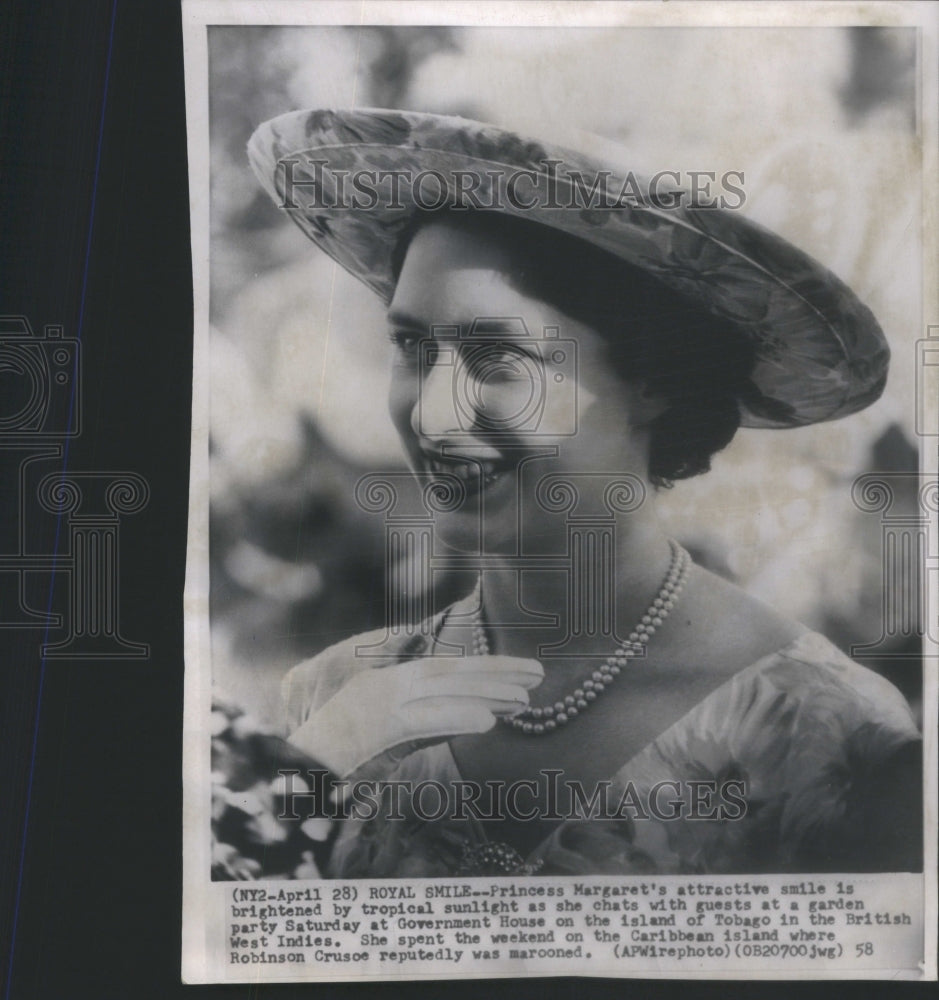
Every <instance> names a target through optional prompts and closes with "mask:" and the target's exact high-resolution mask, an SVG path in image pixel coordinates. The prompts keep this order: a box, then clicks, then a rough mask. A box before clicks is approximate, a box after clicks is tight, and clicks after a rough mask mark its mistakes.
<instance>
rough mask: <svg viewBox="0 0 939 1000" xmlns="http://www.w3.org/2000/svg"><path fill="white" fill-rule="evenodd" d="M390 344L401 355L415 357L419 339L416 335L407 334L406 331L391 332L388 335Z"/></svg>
mask: <svg viewBox="0 0 939 1000" xmlns="http://www.w3.org/2000/svg"><path fill="white" fill-rule="evenodd" d="M389 336H390V337H391V342H392V344H394V345H395V347H396V348H397V349H398V350H399V351H400V352H401V353H402V354H407V355H416V354H417V349H418V346H419V345H420V342H421V339H422V338H421V337H420V335H419V334H416V333H409V332H408V331H406V330H392V331H391V333H390V334H389Z"/></svg>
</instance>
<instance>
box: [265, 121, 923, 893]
mask: <svg viewBox="0 0 939 1000" xmlns="http://www.w3.org/2000/svg"><path fill="white" fill-rule="evenodd" d="M249 153H250V156H251V161H252V164H253V166H254V168H255V171H256V172H257V174H258V176H259V178H260V179H261V180H262V182H263V183H264V184H265V185H266V186H267V187H268V189H269V190H270V191H271V193H272V194H273V195H274V196H275V198H276V199H277V201H278V203H279V204H280V205H281V206H282V207H285V208H286V210H287V211H288V213H289V214H290V215H291V217H292V218H293V219H294V221H295V222H296V223H297V224H298V225H299V226H300V227H301V229H303V231H304V232H305V233H306V234H307V235H308V236H309V237H310V238H311V240H313V241H314V242H315V243H316V244H317V245H318V246H319V247H320V248H321V249H323V250H324V251H326V252H327V253H329V254H330V255H331V256H333V257H334V258H335V259H336V260H337V261H339V262H340V263H341V264H342V265H343V266H344V267H346V268H347V269H348V270H350V271H351V272H352V273H353V274H354V275H356V276H357V277H359V278H361V279H362V280H363V281H364V282H366V283H367V284H368V285H369V286H370V287H372V288H373V289H374V290H375V291H376V292H378V294H379V295H381V297H382V298H383V300H384V301H385V302H386V304H387V305H388V324H389V333H390V336H391V339H392V343H393V345H394V357H393V363H392V364H393V369H392V375H391V389H390V397H389V408H390V415H391V419H392V421H393V423H394V426H395V428H396V430H397V432H398V435H399V437H400V439H401V442H402V445H403V448H404V451H405V454H406V456H407V459H408V461H409V464H410V466H411V469H412V471H413V473H414V475H415V477H416V479H417V480H419V481H420V482H421V483H422V484H424V485H425V486H426V487H427V488H429V489H436V490H438V491H442V492H446V493H447V495H448V496H449V497H450V499H451V501H452V502H449V503H447V504H440V505H438V507H437V508H435V513H434V525H433V526H434V535H433V540H432V544H433V546H434V551H435V553H436V554H437V556H436V557H437V558H438V560H442V561H444V562H447V561H448V562H449V564H450V565H451V566H453V567H457V568H458V569H460V570H461V571H462V572H469V573H470V574H471V575H472V577H474V578H475V585H473V584H472V583H470V584H469V585H468V586H467V590H468V591H469V593H468V594H467V596H465V597H464V598H463V599H462V600H459V601H457V602H456V603H455V604H452V605H450V606H448V607H444V608H441V609H439V610H438V612H437V613H436V614H434V615H433V616H432V617H431V618H430V619H428V620H427V621H424V622H411V623H407V624H408V625H409V626H410V627H404V628H402V627H391V626H392V625H395V626H400V625H402V624H403V623H400V622H398V623H389V626H390V627H389V629H388V630H387V632H386V633H383V634H382V635H368V636H357V637H355V638H354V639H352V640H350V641H347V642H345V643H341V644H339V645H337V646H333V647H332V648H330V649H328V650H326V651H325V652H323V653H321V654H320V655H319V656H317V657H315V658H314V659H312V660H309V661H307V662H305V663H302V664H301V665H300V666H298V667H296V668H295V669H294V670H293V671H291V672H290V674H289V675H288V676H287V678H286V680H285V684H284V691H285V695H286V703H287V714H288V718H289V725H290V731H291V737H290V740H291V743H292V744H293V745H294V747H295V748H297V749H298V750H300V751H302V752H303V753H305V754H307V755H308V756H309V757H310V758H312V760H314V761H316V762H318V763H319V764H320V765H322V767H323V768H325V769H327V770H328V771H330V772H331V773H332V774H333V775H334V776H336V777H339V778H342V779H347V780H349V781H350V782H351V783H352V784H351V785H350V786H348V787H350V788H352V789H353V799H354V800H355V801H356V802H357V803H358V806H359V807H360V808H353V809H351V810H350V811H349V815H348V818H347V819H346V820H345V821H344V822H343V823H342V824H341V827H342V828H341V830H340V831H339V832H338V834H337V835H336V836H335V837H334V839H333V840H332V841H331V842H330V850H329V856H328V859H327V860H326V861H325V862H324V863H325V865H326V871H327V872H328V874H331V875H335V876H343V877H351V876H360V877H366V876H404V875H452V874H455V873H461V874H487V873H534V872H540V873H555V874H557V873H574V872H576V873H589V872H595V873H600V872H602V873H630V872H647V871H661V872H675V871H697V872H735V873H736V872H756V871H764V872H765V871H851V870H901V869H902V870H909V869H915V868H917V867H918V866H919V865H920V864H921V861H920V846H919V844H918V843H917V842H916V834H915V833H912V834H911V831H917V830H918V825H917V824H916V823H915V822H911V823H904V824H898V823H896V822H894V821H893V820H894V816H895V815H896V813H895V811H894V810H896V809H903V810H910V809H913V808H915V805H914V804H915V803H916V802H917V801H918V798H919V791H918V779H917V761H918V754H919V750H918V741H919V734H918V732H917V730H916V727H915V724H914V722H913V719H912V716H911V714H910V711H909V708H908V707H907V705H906V703H905V702H904V700H903V698H902V697H901V696H900V694H899V693H898V692H897V691H896V690H895V689H894V688H893V687H892V686H891V685H890V684H889V683H887V682H886V681H885V680H883V679H882V678H881V677H879V676H877V675H875V674H873V673H871V672H870V671H867V670H865V669H863V668H861V667H859V666H858V665H856V664H854V663H853V662H851V661H850V660H849V659H847V658H846V657H845V656H844V655H843V654H842V653H840V652H839V651H838V650H837V649H836V648H835V647H834V646H832V645H831V643H829V642H828V641H827V640H826V639H824V638H823V637H822V636H820V635H818V634H815V633H812V632H810V631H808V630H807V629H806V628H804V627H802V626H800V625H798V624H796V623H794V622H791V621H788V620H786V619H785V618H783V617H781V616H780V615H778V614H777V613H776V612H775V611H774V610H773V609H771V608H769V607H767V606H765V605H762V604H760V603H759V602H758V601H756V600H755V599H754V598H752V597H751V596H749V595H747V594H746V593H745V592H744V591H742V590H740V589H738V588H736V587H735V586H733V585H732V584H730V583H728V582H727V581H726V580H723V579H721V578H719V577H717V576H715V575H713V574H712V573H710V572H708V571H707V570H706V569H704V568H703V567H701V566H698V565H695V564H694V563H693V562H692V560H691V558H690V557H689V555H688V553H687V552H685V550H684V549H683V548H682V547H681V546H680V545H679V544H678V543H677V542H675V541H674V540H673V539H671V538H669V537H668V536H667V535H666V534H665V533H664V532H663V530H662V528H661V527H660V525H659V521H658V518H657V515H656V503H655V500H656V492H657V490H658V489H660V488H662V487H664V486H668V485H669V484H671V483H672V482H673V481H675V480H678V479H682V478H687V477H689V476H693V475H697V474H699V473H702V472H706V471H707V470H708V468H709V465H710V459H711V456H712V455H713V454H714V453H715V452H717V451H719V450H720V449H721V448H723V447H724V446H726V445H727V444H728V443H729V442H730V440H731V439H732V438H733V436H734V434H735V432H736V430H737V428H738V427H739V426H740V425H741V424H745V425H749V426H758V427H791V426H799V425H804V424H809V423H813V422H816V421H820V420H829V419H834V418H836V417H841V416H846V415H848V414H850V413H852V412H854V411H856V410H858V409H860V408H862V407H863V406H865V405H867V404H868V403H869V402H872V401H873V400H874V399H876V398H877V396H878V395H879V393H880V391H881V389H882V388H883V384H884V379H885V377H886V366H887V358H888V350H887V347H886V344H885V342H884V338H883V334H882V333H881V331H880V328H879V326H878V325H877V323H876V321H875V320H874V318H873V316H872V315H871V314H870V312H869V311H868V310H867V309H866V308H865V307H864V306H863V305H862V304H861V303H860V302H859V301H858V300H857V299H856V298H855V296H854V295H853V294H852V293H851V291H850V290H849V289H847V288H846V287H845V286H844V285H843V284H842V283H841V282H840V281H838V279H837V278H835V277H834V276H833V275H831V274H830V273H829V272H827V271H826V270H825V269H824V268H822V267H821V266H820V265H819V264H817V263H816V262H815V261H813V260H811V259H810V258H808V257H807V256H805V255H804V254H802V253H801V252H800V251H798V250H796V249H795V248H793V247H791V246H789V245H788V244H786V243H784V242H783V241H782V240H780V239H779V238H778V237H776V236H774V235H773V234H771V233H769V232H766V231H764V230H761V229H758V228H757V227H755V226H753V225H752V224H750V223H747V222H745V221H744V220H743V219H741V218H737V217H734V216H733V215H732V214H731V213H729V212H721V211H716V210H709V211H706V212H705V211H703V210H697V209H695V208H693V207H691V208H689V207H688V206H687V205H686V204H681V203H676V205H675V206H674V207H672V208H668V209H664V208H661V207H656V206H655V205H654V204H652V203H651V202H649V203H647V204H624V203H622V202H620V201H614V202H613V203H611V204H610V205H609V206H607V208H605V209H604V210H602V211H600V210H597V209H596V208H593V207H584V206H582V205H579V204H578V203H577V202H576V200H575V201H571V198H570V197H558V190H559V188H560V187H563V186H564V185H565V184H567V192H568V195H570V192H571V190H572V189H573V187H576V186H577V185H581V184H582V181H583V177H584V173H585V171H587V170H590V171H591V176H593V177H595V178H599V177H613V176H614V175H613V174H612V172H611V171H610V170H609V169H608V168H607V167H605V166H604V165H602V164H597V163H593V162H592V161H591V160H589V158H587V157H584V156H582V155H581V154H577V153H573V152H571V151H569V150H558V149H550V148H546V147H544V146H542V145H540V144H538V143H536V142H532V141H530V140H525V139H522V138H520V137H518V136H516V135H513V134H511V133H507V132H502V131H500V130H498V129H494V128H492V127H490V126H486V125H481V124H478V123H474V122H468V121H465V120H462V119H449V118H441V117H438V116H433V115H418V114H413V113H399V112H392V111H371V112H370V111H355V112H346V113H343V112H323V111H318V112H311V113H302V114H292V115H288V116H284V117H282V118H279V119H275V120H274V121H273V122H269V123H267V124H266V125H264V126H262V127H261V128H260V129H259V130H258V131H257V132H256V133H255V135H254V137H253V138H252V141H251V144H250V147H249ZM304 158H305V159H304ZM303 162H309V163H310V164H315V167H313V168H311V169H312V171H313V172H312V173H311V175H310V177H309V178H308V179H307V180H306V181H303V180H302V179H301V178H300V176H299V174H298V170H299V169H300V167H299V166H298V165H302V163H303ZM285 165H288V166H289V172H288V171H287V170H285ZM376 166H377V167H381V168H382V169H383V170H389V169H392V168H393V170H394V171H398V172H400V173H401V174H402V175H404V176H407V175H408V173H410V174H412V175H417V174H419V173H420V172H422V171H425V172H426V171H429V170H433V172H434V176H435V177H437V178H438V183H440V184H441V190H442V192H443V193H445V195H446V197H445V198H444V199H443V202H445V204H442V205H439V206H438V205H435V207H434V210H433V211H425V210H424V208H422V206H421V205H420V204H417V203H415V201H413V200H412V201H408V198H407V194H406V192H407V191H408V190H409V189H410V188H413V185H410V186H409V185H401V186H399V187H397V188H395V190H394V192H393V195H392V196H391V197H390V200H389V201H388V203H375V204H373V205H369V206H368V207H367V208H365V207H362V206H361V205H358V204H357V203H356V204H348V205H346V204H344V203H343V199H342V193H343V191H344V190H345V189H346V188H345V183H346V180H347V179H348V178H349V177H350V176H351V177H352V178H353V179H354V176H355V171H356V169H362V170H369V171H372V172H374V169H375V168H376ZM468 171H469V172H470V173H471V174H472V176H473V177H474V179H475V180H476V181H477V182H478V183H476V184H474V185H473V186H472V190H473V192H474V194H478V192H479V191H480V190H482V189H483V188H486V187H487V185H488V190H489V195H491V198H490V200H489V201H487V204H490V202H491V204H492V205H493V206H494V207H493V209H492V210H491V211H485V212H481V211H478V210H475V209H473V208H472V206H467V205H466V204H465V203H464V202H463V201H462V200H461V195H463V194H465V193H466V190H467V188H466V184H465V179H466V174H467V172H468ZM519 171H523V172H525V174H526V176H527V177H528V179H529V180H530V182H531V183H530V192H531V196H530V198H529V199H528V201H527V202H526V204H525V206H524V207H522V206H520V205H519V203H518V200H517V199H514V200H513V199H507V200H506V201H505V202H504V203H502V202H500V200H499V197H498V195H499V192H500V191H501V190H502V189H501V188H500V186H499V178H504V177H505V176H507V175H511V176H513V177H516V176H518V172H519ZM565 171H567V173H565ZM572 178H573V179H572ZM288 179H289V184H287V180H288ZM597 183H599V181H598V182H597ZM285 185H287V187H285ZM304 188H305V189H306V190H307V193H308V194H309V193H310V192H311V191H313V192H314V193H315V197H313V198H312V200H310V201H309V202H308V203H306V204H304V203H303V202H302V201H301V199H300V197H299V194H298V191H301V190H304ZM350 189H354V181H353V182H352V183H351V184H350ZM376 335H377V334H376ZM428 583H429V581H421V580H418V581H413V580H412V581H411V583H410V584H409V586H411V587H412V588H413V587H414V586H427V585H428ZM376 650H377V651H378V652H376ZM552 775H553V776H554V778H553V779H551V780H548V779H550V776H552ZM557 778H561V779H562V780H556V779H557ZM358 779H362V780H366V779H367V780H368V781H369V782H371V783H373V785H374V783H377V786H376V787H378V788H379V794H377V798H376V797H375V795H373V796H372V797H371V798H369V799H368V801H367V802H366V798H368V797H367V796H366V797H364V798H363V797H362V795H361V794H360V793H361V792H362V784H361V781H359V780H358ZM391 788H397V789H398V790H399V792H400V794H397V793H396V797H395V798H394V800H393V801H391V802H388V801H387V800H386V799H385V798H384V796H383V794H381V790H382V789H391ZM402 789H405V791H403V792H401V790H402ZM429 789H438V790H439V789H444V790H446V789H453V790H457V791H454V795H453V796H451V795H448V794H442V793H440V798H441V801H446V802H447V803H448V806H447V807H446V808H444V809H442V810H441V809H439V808H433V809H431V808H429V807H428V803H427V796H426V792H427V791H428V790H429ZM494 789H496V790H498V789H501V790H503V792H506V790H508V791H507V792H506V793H505V794H503V795H502V797H501V798H499V801H500V802H501V803H502V806H503V807H500V808H497V809H491V810H489V811H486V810H484V809H482V808H481V807H480V806H479V802H480V799H481V793H482V791H483V790H488V793H489V794H488V796H487V800H488V801H491V799H492V793H493V790H494ZM663 789H666V790H667V792H668V794H669V795H671V797H672V800H671V801H672V805H675V808H669V807H666V806H665V804H664V800H663V797H662V791H663ZM520 790H527V794H528V796H529V798H530V799H531V800H533V801H534V802H535V805H534V806H533V807H532V806H531V802H530V801H527V800H526V807H525V808H521V806H520V804H519V803H520V799H519V793H520ZM542 790H544V795H542ZM611 792H612V793H613V794H612V801H614V802H615V803H617V804H616V805H615V807H614V808H613V809H612V810H610V809H609V808H606V807H604V808H600V806H599V803H600V802H601V800H602V801H603V802H605V803H609V802H610V801H611V795H610V793H611ZM509 793H511V794H509ZM601 793H602V794H601ZM435 794H438V793H437V792H435ZM497 798H498V796H497ZM376 803H378V804H376ZM454 803H455V805H454ZM468 803H472V804H473V805H474V808H468V807H467V804H468ZM506 803H509V805H508V806H506ZM728 803H730V805H731V806H732V808H729V807H728ZM676 804H678V805H680V806H681V807H680V808H679V807H678V805H676ZM321 805H322V803H321ZM450 805H453V806H454V807H453V808H450ZM458 805H462V808H460V809H457V808H456V806H458Z"/></svg>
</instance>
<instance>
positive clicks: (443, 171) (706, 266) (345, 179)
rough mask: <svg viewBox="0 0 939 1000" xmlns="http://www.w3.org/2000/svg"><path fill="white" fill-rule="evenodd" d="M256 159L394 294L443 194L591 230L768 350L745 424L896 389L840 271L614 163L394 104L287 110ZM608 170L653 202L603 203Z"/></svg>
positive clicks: (839, 406)
mask: <svg viewBox="0 0 939 1000" xmlns="http://www.w3.org/2000/svg"><path fill="white" fill-rule="evenodd" d="M248 157H249V160H250V163H251V166H252V168H253V170H254V172H255V174H256V175H257V177H258V179H259V180H260V181H261V183H262V185H263V186H264V187H265V188H266V190H267V191H268V193H269V194H270V195H271V197H272V198H273V199H274V201H275V203H276V204H277V205H278V206H280V207H281V208H283V210H284V211H286V212H287V214H288V215H289V216H290V217H291V218H292V219H293V221H294V222H295V223H296V224H297V225H298V226H299V227H300V229H301V230H302V231H303V232H304V233H305V234H306V236H307V237H308V238H309V239H310V240H312V241H313V242H314V243H315V244H316V245H317V246H318V247H319V248H320V249H321V250H323V251H324V252H325V253H327V254H328V255H329V256H330V257H332V258H333V259H334V260H335V261H337V262H338V263H339V264H341V265H342V266H343V267H344V268H345V269H346V270H347V271H349V272H350V273H351V274H353V275H355V277H357V278H359V279H360V280H361V281H363V282H364V283H365V284H366V285H368V287H369V288H371V289H373V290H374V291H375V292H376V293H377V294H378V295H379V296H380V297H381V298H382V300H383V301H385V302H388V301H390V299H391V297H392V295H393V294H394V286H395V276H394V271H393V258H394V252H395V248H396V247H397V245H398V243H399V241H400V238H401V236H402V234H403V233H404V232H405V231H406V230H407V229H408V228H409V227H410V226H411V224H412V222H413V219H414V217H415V215H416V214H417V213H418V212H420V211H421V210H422V209H425V208H427V207H431V206H430V204H429V203H430V202H436V201H439V202H442V203H443V202H445V203H448V204H455V205H463V206H465V207H477V208H478V207H483V208H486V209H489V210H493V211H499V212H503V213H507V214H510V215H517V216H520V217H525V218H528V219H530V220H533V221H537V222H539V223H541V224H544V225H546V226H549V227H552V228H555V229H558V230H561V231H563V232H566V233H568V234H570V235H573V236H576V237H579V238H581V239H583V240H585V241H587V242H588V243H591V244H593V245H595V246H597V247H599V248H601V249H603V250H605V251H607V252H609V253H611V254H613V255H614V256H617V257H619V258H621V259H622V260H624V261H626V262H628V263H629V264H632V265H634V266H636V267H639V268H641V269H642V270H644V271H646V272H647V273H649V274H650V275H653V276H654V277H656V278H657V279H659V280H660V281H661V282H662V283H663V284H665V285H667V286H668V287H670V288H672V289H674V290H675V291H677V292H680V293H682V294H683V295H685V296H686V297H687V298H689V299H691V300H693V301H696V302H698V303H700V304H701V306H702V307H703V308H704V309H706V310H707V311H708V312H710V313H711V314H713V315H715V316H718V317H721V318H724V319H727V320H729V321H731V322H732V323H734V324H735V325H736V326H737V328H738V329H741V330H743V331H744V332H745V333H746V334H747V335H748V336H749V337H751V338H752V340H753V343H754V347H755V357H756V362H755V366H754V369H753V372H752V375H751V382H752V391H750V392H748V393H747V394H746V398H742V399H741V400H740V406H741V419H742V423H743V425H744V426H748V427H777V428H780V427H798V426H803V425H806V424H812V423H818V422H820V421H825V420H833V419H836V418H839V417H843V416H847V415H848V414H851V413H854V412H856V411H858V410H861V409H863V408H864V407H866V406H868V405H870V404H871V403H873V402H874V401H875V400H876V399H877V398H878V397H879V396H880V394H881V393H882V391H883V388H884V385H885V382H886V376H887V368H888V364H889V358H890V351H889V348H888V346H887V342H886V339H885V338H884V335H883V332H882V330H881V329H880V326H879V325H878V323H877V321H876V319H875V318H874V316H873V314H872V313H871V311H870V310H869V309H868V308H867V307H866V306H865V305H864V304H863V303H861V302H860V301H859V299H858V298H857V297H856V296H855V295H854V293H853V292H852V291H851V290H850V289H849V288H848V287H847V286H846V285H845V284H844V283H843V282H842V281H840V280H839V279H838V278H837V277H835V275H833V274H832V273H831V272H830V271H828V270H827V269H826V268H824V267H823V266H822V265H821V264H819V263H818V262H817V261H815V260H813V259H812V258H811V257H810V256H808V254H805V253H803V252H802V251H801V250H799V249H797V248H796V247H794V246H792V244H790V243H788V242H787V241H786V240H783V239H782V238H781V237H779V236H777V235H776V234H775V233H772V232H770V231H769V230H767V229H765V228H763V227H761V226H759V225H757V224H755V223H753V222H751V221H748V220H747V219H745V218H744V217H743V216H742V215H741V214H740V213H739V212H735V211H731V210H728V209H722V208H717V207H707V208H704V207H696V206H694V205H688V204H678V205H676V206H675V207H664V206H663V205H661V204H659V203H657V202H656V198H655V197H654V196H653V194H652V192H651V191H650V185H649V182H648V181H647V180H646V179H644V178H637V177H636V176H635V175H634V174H632V173H631V172H625V171H623V170H621V169H620V170H617V169H616V168H612V167H611V165H610V164H609V163H603V162H599V161H598V160H596V159H594V158H591V157H588V156H584V155H582V154H579V153H575V152H572V151H571V150H568V149H563V148H559V147H555V146H551V145H548V144H543V143H539V142H536V141H532V140H528V139H525V138H522V137H520V136H518V135H516V134H514V133H512V132H508V131H505V130H504V129H500V128H496V127H494V126H492V125H485V124H482V123H480V122H474V121H470V120H468V119H463V118H453V117H447V116H441V115H432V114H424V113H417V112H410V111H407V112H405V111H390V110H381V109H363V110H355V111H301V112H291V113H289V114H286V115H281V116H280V117H278V118H275V119H272V120H271V121H268V122H266V123H264V124H263V125H261V126H260V127H259V128H258V129H257V131H256V132H255V133H254V134H253V135H252V137H251V139H250V141H249V144H248ZM522 174H524V175H525V176H524V177H522V176H521V175H522ZM419 176H423V177H424V179H425V180H430V181H432V182H433V183H432V184H427V185H425V184H424V182H423V181H421V183H420V184H415V183H414V180H415V178H418V177H419ZM396 177H397V178H398V179H397V180H396V179H395V178H396ZM512 177H516V179H517V180H524V181H525V185H524V196H523V194H522V189H523V185H521V184H516V186H515V191H514V193H513V197H507V188H506V185H507V182H508V181H509V179H511V178H512ZM578 177H579V178H580V180H578ZM598 177H602V179H603V183H602V185H601V188H602V190H603V191H608V192H611V193H613V194H618V193H619V192H620V191H621V190H626V189H627V188H628V189H629V190H630V191H635V192H637V193H638V198H631V199H630V200H629V201H625V202H624V201H621V200H616V203H615V205H614V206H613V207H609V206H608V205H606V204H601V202H600V201H590V200H589V199H587V198H586V193H585V192H586V191H587V189H586V188H584V187H583V185H582V183H581V182H582V181H584V180H586V182H587V188H589V187H590V186H591V185H592V184H593V183H594V182H595V181H596V179H597V178H598ZM355 178H358V180H356V179H355ZM402 178H403V179H404V182H402V180H401V179H402ZM467 178H469V179H470V182H469V183H467ZM364 181H370V183H364ZM357 185H358V186H357ZM470 195H471V196H470ZM601 200H602V199H601ZM614 200H615V199H614ZM598 206H599V207H598Z"/></svg>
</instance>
